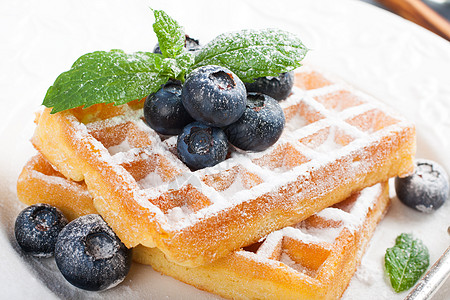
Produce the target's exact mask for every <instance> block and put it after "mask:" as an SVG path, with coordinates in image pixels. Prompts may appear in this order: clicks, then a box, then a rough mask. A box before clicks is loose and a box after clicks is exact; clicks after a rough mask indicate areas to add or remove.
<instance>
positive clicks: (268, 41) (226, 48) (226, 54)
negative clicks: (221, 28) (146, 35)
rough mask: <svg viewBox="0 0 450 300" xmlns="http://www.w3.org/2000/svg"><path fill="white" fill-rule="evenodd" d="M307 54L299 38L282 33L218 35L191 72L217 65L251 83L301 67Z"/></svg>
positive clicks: (258, 32)
mask: <svg viewBox="0 0 450 300" xmlns="http://www.w3.org/2000/svg"><path fill="white" fill-rule="evenodd" d="M307 51H308V49H307V48H306V47H305V46H304V45H303V43H302V42H301V40H300V39H299V38H298V37H296V36H295V35H293V34H291V33H289V32H286V31H283V30H279V29H264V30H242V31H239V32H233V33H227V34H222V35H219V36H218V37H216V38H215V39H214V40H212V41H211V42H209V43H208V44H207V45H205V47H204V48H203V49H202V50H201V51H200V52H199V53H198V55H197V56H196V59H195V63H194V65H193V66H192V67H191V69H194V68H197V67H200V66H205V65H220V66H223V67H226V68H228V69H230V70H231V71H233V72H234V73H235V74H236V75H237V76H238V77H239V78H240V79H241V80H242V81H244V82H251V81H252V80H253V79H254V78H257V77H263V76H277V75H279V74H280V73H283V72H288V71H291V70H294V69H295V68H297V67H299V66H301V64H300V62H301V61H302V59H303V58H304V57H305V55H306V52H307Z"/></svg>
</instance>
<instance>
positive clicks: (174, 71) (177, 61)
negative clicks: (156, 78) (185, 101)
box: [161, 52, 195, 82]
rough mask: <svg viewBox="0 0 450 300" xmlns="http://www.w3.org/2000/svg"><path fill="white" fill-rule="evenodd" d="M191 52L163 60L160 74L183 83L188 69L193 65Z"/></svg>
mask: <svg viewBox="0 0 450 300" xmlns="http://www.w3.org/2000/svg"><path fill="white" fill-rule="evenodd" d="M194 59H195V57H194V54H193V53H192V52H183V53H182V54H180V55H178V56H177V57H175V58H164V60H163V62H162V66H161V74H163V75H166V76H168V77H170V78H175V79H178V80H181V81H182V82H184V78H185V75H186V72H187V70H188V69H189V67H190V66H191V65H192V64H193V63H194Z"/></svg>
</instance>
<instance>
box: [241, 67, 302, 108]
mask: <svg viewBox="0 0 450 300" xmlns="http://www.w3.org/2000/svg"><path fill="white" fill-rule="evenodd" d="M293 86H294V72H293V71H291V72H286V73H281V74H280V75H278V76H276V77H271V76H267V77H259V78H255V79H254V81H253V82H248V83H245V88H246V89H247V92H256V93H261V94H266V95H269V96H270V97H272V98H274V99H275V100H278V101H280V100H283V99H286V98H287V97H288V96H289V94H290V93H291V91H292V87H293Z"/></svg>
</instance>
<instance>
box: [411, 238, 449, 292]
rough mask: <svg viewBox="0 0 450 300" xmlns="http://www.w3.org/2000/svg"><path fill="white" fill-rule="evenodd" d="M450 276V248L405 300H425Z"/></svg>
mask: <svg viewBox="0 0 450 300" xmlns="http://www.w3.org/2000/svg"><path fill="white" fill-rule="evenodd" d="M449 275H450V246H449V247H448V248H447V250H445V252H444V254H442V256H441V257H440V258H439V259H438V260H437V261H436V263H435V264H434V265H433V266H432V267H431V268H430V270H429V271H428V272H427V274H425V276H423V277H422V279H421V280H420V281H419V282H418V283H417V284H416V285H415V287H414V288H413V290H412V291H411V292H410V293H409V294H408V296H406V298H405V300H425V299H431V297H432V296H433V295H434V294H435V293H436V292H437V290H438V289H439V287H440V286H441V285H442V284H444V282H445V280H446V279H447V278H448V277H449Z"/></svg>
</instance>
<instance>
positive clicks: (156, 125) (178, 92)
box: [144, 65, 294, 170]
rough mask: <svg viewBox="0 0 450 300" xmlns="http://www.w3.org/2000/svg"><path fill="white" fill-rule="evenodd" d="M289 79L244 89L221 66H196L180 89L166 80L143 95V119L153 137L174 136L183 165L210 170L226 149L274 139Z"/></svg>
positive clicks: (258, 147) (257, 146)
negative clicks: (153, 131) (157, 88)
mask: <svg viewBox="0 0 450 300" xmlns="http://www.w3.org/2000/svg"><path fill="white" fill-rule="evenodd" d="M293 76H294V75H293V72H289V73H283V74H281V75H280V76H278V77H261V78H257V79H255V81H254V82H253V83H249V84H244V83H243V82H242V81H241V80H240V79H239V78H238V77H237V76H236V75H235V74H234V73H233V72H232V71H230V70H229V69H227V68H225V67H221V66H215V65H208V66H202V67H199V68H197V69H195V70H193V71H192V72H191V73H189V75H188V76H187V78H186V81H185V82H184V84H182V83H181V82H180V81H174V80H170V81H169V82H167V83H166V84H164V85H163V86H162V87H161V89H160V90H159V91H158V92H156V93H153V94H151V95H149V96H148V97H147V98H146V101H145V104H144V117H145V120H146V122H147V124H148V125H149V126H150V127H151V128H153V129H154V130H155V131H156V132H158V133H160V134H162V135H178V140H177V152H178V156H179V158H180V159H181V160H182V161H183V162H184V163H185V164H186V165H187V166H189V167H190V168H191V169H194V170H197V169H201V168H205V167H210V166H213V165H215V164H217V163H219V162H221V161H223V160H225V158H226V157H227V154H228V152H229V148H230V147H229V144H232V145H233V146H234V147H236V148H240V149H242V150H246V151H263V150H265V149H267V148H268V147H270V146H271V145H273V144H274V143H275V142H276V141H277V140H278V139H279V137H280V136H281V133H282V131H283V128H284V124H285V118H284V113H283V110H282V109H281V107H280V105H279V103H278V101H279V100H283V99H285V98H286V97H287V96H288V95H289V94H290V92H291V89H292V86H293V83H294V81H293ZM275 99H276V100H275ZM277 100H278V101H277Z"/></svg>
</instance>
